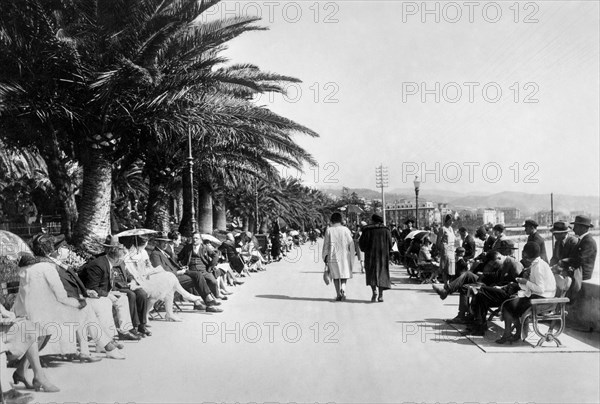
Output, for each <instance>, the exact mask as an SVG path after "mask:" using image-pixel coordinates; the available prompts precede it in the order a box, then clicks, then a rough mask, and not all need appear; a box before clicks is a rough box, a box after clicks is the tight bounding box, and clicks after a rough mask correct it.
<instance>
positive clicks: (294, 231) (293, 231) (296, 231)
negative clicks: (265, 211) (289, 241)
mask: <svg viewBox="0 0 600 404" xmlns="http://www.w3.org/2000/svg"><path fill="white" fill-rule="evenodd" d="M289 234H290V236H297V235H298V234H300V232H299V231H298V230H292V231H291V232H290V233H289Z"/></svg>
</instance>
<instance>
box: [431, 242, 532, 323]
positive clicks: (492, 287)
mask: <svg viewBox="0 0 600 404" xmlns="http://www.w3.org/2000/svg"><path fill="white" fill-rule="evenodd" d="M486 255H487V257H486V261H487V262H488V265H487V267H488V269H489V271H488V272H486V273H484V274H474V273H473V272H471V271H466V272H463V273H462V274H461V275H460V276H459V277H458V278H456V279H455V280H453V281H452V282H450V283H449V284H447V285H435V284H434V285H432V287H433V290H435V292H436V293H437V294H438V295H439V296H440V298H441V299H442V300H444V299H445V298H446V297H447V296H448V295H450V294H452V293H455V292H459V293H460V298H459V301H458V314H457V316H456V317H455V318H453V319H452V320H448V322H450V323H466V322H469V320H471V318H470V316H469V313H470V310H469V302H468V299H467V292H468V291H469V285H474V286H476V287H481V289H480V292H482V291H483V292H484V294H485V295H486V296H487V297H492V296H493V299H492V301H493V302H495V304H496V305H499V304H501V303H502V302H503V301H504V300H505V299H507V298H508V297H509V296H510V295H511V292H512V290H507V289H506V288H502V289H500V288H497V287H504V286H507V285H509V284H511V283H513V282H516V278H517V276H519V274H520V273H521V272H522V271H523V265H521V264H520V263H519V262H517V260H515V259H514V258H513V257H511V256H504V255H502V254H500V253H499V252H498V251H489V252H488V253H487V254H486ZM488 287H489V288H488ZM482 297H483V296H482ZM503 299H504V300H503ZM498 302H500V303H498ZM480 303H483V302H482V301H481V299H480ZM487 307H494V304H493V303H491V302H487ZM486 310H487V309H486ZM484 312H485V311H484Z"/></svg>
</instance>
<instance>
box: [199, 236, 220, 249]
mask: <svg viewBox="0 0 600 404" xmlns="http://www.w3.org/2000/svg"><path fill="white" fill-rule="evenodd" d="M201 237H202V240H208V241H210V242H211V243H212V244H214V245H215V246H216V247H218V246H220V245H221V240H219V239H218V238H216V237H215V236H213V235H212V234H202V235H201Z"/></svg>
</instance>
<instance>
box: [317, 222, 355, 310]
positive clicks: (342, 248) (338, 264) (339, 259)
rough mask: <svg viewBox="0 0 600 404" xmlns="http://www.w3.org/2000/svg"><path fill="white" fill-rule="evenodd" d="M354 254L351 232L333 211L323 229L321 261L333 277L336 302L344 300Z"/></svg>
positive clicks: (350, 276)
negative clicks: (323, 239) (324, 229)
mask: <svg viewBox="0 0 600 404" xmlns="http://www.w3.org/2000/svg"><path fill="white" fill-rule="evenodd" d="M355 255H356V252H355V249H354V240H353V239H352V232H351V231H350V229H348V228H347V227H346V226H342V215H341V214H340V213H339V212H335V213H334V214H332V215H331V226H329V227H328V228H327V230H326V231H325V241H324V243H323V261H325V264H326V265H327V268H328V270H329V273H330V276H331V278H332V279H333V284H334V285H335V291H336V293H337V298H336V299H335V300H336V301H338V302H339V301H343V300H346V281H347V280H348V279H350V278H352V265H353V263H354V256H355Z"/></svg>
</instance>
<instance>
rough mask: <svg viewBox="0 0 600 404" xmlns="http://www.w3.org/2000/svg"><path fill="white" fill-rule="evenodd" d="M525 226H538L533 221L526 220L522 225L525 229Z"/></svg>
mask: <svg viewBox="0 0 600 404" xmlns="http://www.w3.org/2000/svg"><path fill="white" fill-rule="evenodd" d="M527 226H531V227H535V228H537V227H538V224H537V222H536V221H535V220H532V219H527V220H525V223H523V227H527Z"/></svg>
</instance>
